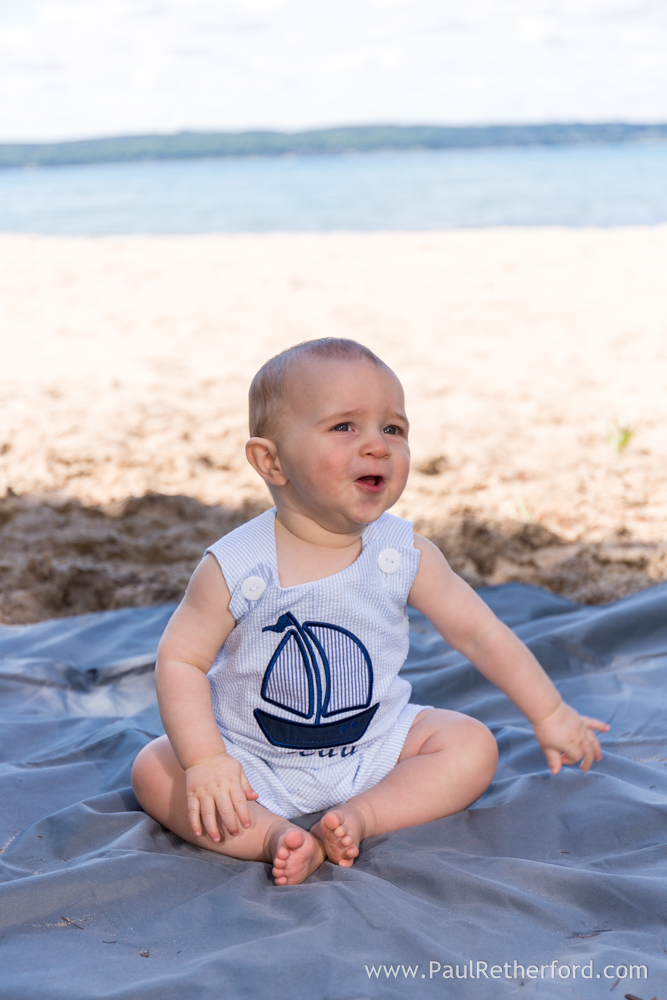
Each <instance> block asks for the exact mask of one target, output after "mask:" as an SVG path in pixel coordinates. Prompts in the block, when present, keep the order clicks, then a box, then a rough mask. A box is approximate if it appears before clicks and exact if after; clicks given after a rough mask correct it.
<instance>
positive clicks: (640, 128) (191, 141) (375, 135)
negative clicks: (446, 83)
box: [0, 123, 667, 167]
mask: <svg viewBox="0 0 667 1000" xmlns="http://www.w3.org/2000/svg"><path fill="white" fill-rule="evenodd" d="M652 139H667V124H665V125H627V124H621V123H619V124H602V125H578V124H573V125H484V126H431V125H369V126H353V127H349V128H327V129H318V130H316V131H310V132H180V133H178V134H177V135H135V136H119V137H117V138H111V139H82V140H78V141H76V142H53V143H0V167H28V166H40V167H42V166H43V167H53V166H64V165H66V164H77V163H78V164H81V163H114V162H115V163H120V162H125V161H130V160H181V159H196V158H202V157H222V156H280V155H285V154H290V153H291V154H300V155H313V154H317V153H347V152H359V153H369V152H377V151H379V150H401V149H461V148H469V147H473V146H553V145H564V144H572V143H590V142H640V141H647V140H652Z"/></svg>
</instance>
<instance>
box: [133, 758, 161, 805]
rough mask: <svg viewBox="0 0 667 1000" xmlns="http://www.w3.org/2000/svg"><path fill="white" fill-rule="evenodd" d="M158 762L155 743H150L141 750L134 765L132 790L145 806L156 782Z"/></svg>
mask: <svg viewBox="0 0 667 1000" xmlns="http://www.w3.org/2000/svg"><path fill="white" fill-rule="evenodd" d="M156 764H157V761H156V760H155V753H154V750H153V744H152V743H148V744H146V746H145V747H144V748H143V749H142V750H140V751H139V753H138V754H137V756H136V757H135V759H134V764H133V765H132V774H131V781H132V791H133V792H134V794H135V795H136V797H137V799H138V800H139V802H140V804H141V805H142V806H144V807H145V803H146V799H147V798H148V795H149V794H150V790H151V788H152V787H153V786H154V784H155V772H156Z"/></svg>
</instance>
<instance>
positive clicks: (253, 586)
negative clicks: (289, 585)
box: [241, 576, 266, 601]
mask: <svg viewBox="0 0 667 1000" xmlns="http://www.w3.org/2000/svg"><path fill="white" fill-rule="evenodd" d="M265 590H266V584H265V583H264V581H263V580H262V578H261V576H249V577H248V579H247V580H244V581H243V583H242V584H241V593H242V594H243V596H244V597H245V599H246V601H258V600H259V599H260V597H261V596H262V594H263V593H264V591H265Z"/></svg>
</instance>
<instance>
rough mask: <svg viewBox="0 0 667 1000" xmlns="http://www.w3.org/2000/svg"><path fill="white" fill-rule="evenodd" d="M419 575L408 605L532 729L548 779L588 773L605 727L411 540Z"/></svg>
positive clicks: (421, 543) (441, 561)
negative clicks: (565, 771)
mask: <svg viewBox="0 0 667 1000" xmlns="http://www.w3.org/2000/svg"><path fill="white" fill-rule="evenodd" d="M415 547H416V548H417V549H419V553H420V556H419V569H418V571H417V576H416V578H415V582H414V583H413V585H412V589H411V591H410V595H409V597H408V603H409V604H411V605H412V607H414V608H416V609H417V611H421V613H422V614H423V615H425V616H426V618H428V620H429V621H430V622H431V623H432V624H433V625H434V626H435V628H437V630H438V632H440V634H441V635H442V636H443V638H444V639H446V640H447V642H448V643H449V644H450V645H451V646H453V647H454V648H455V649H457V650H459V652H461V653H463V655H464V656H465V657H467V659H469V660H470V662H471V663H474V665H475V666H476V667H477V669H478V670H479V671H480V672H481V673H483V674H484V676H485V677H488V679H489V680H490V681H492V682H493V683H494V684H495V685H496V686H497V687H499V688H500V690H501V691H503V692H504V693H505V694H506V695H507V696H508V698H510V699H511V700H512V701H513V702H514V704H515V705H516V706H517V708H519V709H520V710H521V711H522V712H523V714H524V715H525V716H526V717H527V719H528V720H529V721H530V722H531V723H532V726H533V730H534V732H535V737H536V739H537V741H538V743H539V744H540V746H541V747H542V750H543V751H544V755H545V757H546V758H547V764H548V765H549V770H550V771H551V773H552V774H558V772H559V771H560V769H561V766H562V764H576V762H577V761H579V760H580V761H581V765H580V766H581V769H582V770H583V771H588V769H589V768H590V766H591V764H592V763H593V761H594V760H600V759H601V758H602V750H601V749H600V744H599V742H598V739H597V736H596V735H595V733H594V731H593V730H595V729H597V730H601V731H602V732H606V731H607V730H608V729H609V726H608V725H607V724H606V722H600V721H599V720H598V719H589V718H588V717H587V716H583V715H579V713H578V712H576V711H575V710H574V709H573V708H571V706H570V705H567V704H566V703H565V702H564V701H563V699H562V698H561V696H560V695H559V693H558V691H557V690H556V688H555V687H554V685H553V684H552V682H551V681H550V680H549V678H548V676H547V675H546V673H545V672H544V670H543V669H542V667H541V666H540V664H539V663H538V662H537V660H536V659H535V657H534V656H533V654H532V653H531V652H530V650H529V649H528V648H527V647H526V646H524V644H523V643H522V642H521V640H520V639H518V638H517V636H516V635H515V634H514V633H513V632H512V631H511V629H509V628H508V627H507V626H506V625H504V624H503V623H502V622H501V621H499V619H498V618H496V616H495V615H494V614H493V612H492V611H491V610H490V608H488V607H487V606H486V604H484V602H483V601H482V599H481V598H480V597H478V596H477V594H476V593H475V592H474V590H472V588H471V587H469V586H468V584H467V583H465V582H464V581H463V580H462V579H461V578H460V577H459V576H457V575H456V573H454V572H453V571H452V570H451V569H450V567H449V565H448V564H447V561H446V560H445V558H444V556H443V555H442V553H441V552H440V550H439V549H437V548H436V546H435V545H433V543H432V542H429V541H428V540H427V539H426V538H422V537H421V536H420V535H415Z"/></svg>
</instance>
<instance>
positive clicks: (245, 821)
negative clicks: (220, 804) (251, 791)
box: [231, 788, 250, 830]
mask: <svg viewBox="0 0 667 1000" xmlns="http://www.w3.org/2000/svg"><path fill="white" fill-rule="evenodd" d="M231 799H232V802H233V804H234V809H235V810H236V815H237V816H238V818H239V820H240V821H241V826H242V827H244V828H245V829H246V830H247V828H248V827H249V826H250V812H249V810H248V800H247V799H246V792H245V791H244V790H243V788H239V789H238V791H236V792H233V793H232V795H231Z"/></svg>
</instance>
